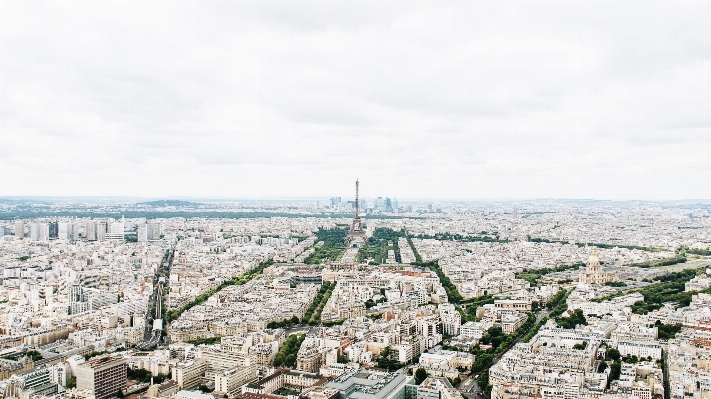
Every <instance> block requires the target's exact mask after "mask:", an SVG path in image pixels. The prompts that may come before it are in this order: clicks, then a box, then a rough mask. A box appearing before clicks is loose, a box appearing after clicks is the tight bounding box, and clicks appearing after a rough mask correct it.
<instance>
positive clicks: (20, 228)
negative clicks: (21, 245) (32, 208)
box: [14, 220, 25, 238]
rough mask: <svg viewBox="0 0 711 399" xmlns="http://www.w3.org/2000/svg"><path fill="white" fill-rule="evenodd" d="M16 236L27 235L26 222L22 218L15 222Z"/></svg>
mask: <svg viewBox="0 0 711 399" xmlns="http://www.w3.org/2000/svg"><path fill="white" fill-rule="evenodd" d="M14 233H15V237H20V238H22V237H24V236H25V222H23V221H22V220H18V221H16V222H15V231H14Z"/></svg>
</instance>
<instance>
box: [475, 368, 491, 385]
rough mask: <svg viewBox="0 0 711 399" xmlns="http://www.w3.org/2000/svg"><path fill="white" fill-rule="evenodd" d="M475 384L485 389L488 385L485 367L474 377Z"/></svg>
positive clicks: (487, 372) (487, 371)
mask: <svg viewBox="0 0 711 399" xmlns="http://www.w3.org/2000/svg"><path fill="white" fill-rule="evenodd" d="M476 384H477V385H479V388H481V389H485V388H486V386H487V385H489V370H488V369H486V370H484V371H482V372H481V374H479V377H477V379H476Z"/></svg>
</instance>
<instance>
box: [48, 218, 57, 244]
mask: <svg viewBox="0 0 711 399" xmlns="http://www.w3.org/2000/svg"><path fill="white" fill-rule="evenodd" d="M48 227H49V239H50V240H56V239H57V238H59V223H58V222H49V225H48Z"/></svg>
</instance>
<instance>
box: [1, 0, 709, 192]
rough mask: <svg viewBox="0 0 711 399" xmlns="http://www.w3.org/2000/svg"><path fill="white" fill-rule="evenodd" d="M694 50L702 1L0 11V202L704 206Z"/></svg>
mask: <svg viewBox="0 0 711 399" xmlns="http://www.w3.org/2000/svg"><path fill="white" fill-rule="evenodd" d="M710 36H711V3H709V2H708V1H685V0H675V1H658V2H653V1H642V2H639V1H635V2H626V1H620V0H614V1H514V2H508V1H493V0H486V1H474V0H465V1H397V2H396V1H347V0H343V1H339V0H332V1H299V0H296V1H278V2H277V1H270V0H261V1H234V0H229V1H209V0H199V1H174V0H171V1H105V0H102V1H96V0H90V1H73V0H67V1H29V0H19V1H10V0H0V129H1V132H0V195H125V196H161V197H170V196H193V197H206V196H221V197H242V198H244V197H264V198H266V197H299V196H301V197H303V196H331V195H342V196H350V195H352V191H353V181H354V180H355V179H356V177H359V178H360V181H361V188H362V195H364V196H376V195H382V196H390V197H393V196H396V197H398V198H403V199H404V198H457V199H462V198H472V199H477V198H540V197H547V198H550V197H556V198H599V199H695V198H707V199H708V198H711V182H709V179H710V178H711V172H710V170H711V160H709V156H711V130H710V129H709V118H708V114H709V107H711V97H709V99H708V101H707V93H709V94H711V93H710V91H709V87H710V85H711V74H710V73H708V72H709V71H708V70H709V51H708V49H709V42H710V39H711V37H710ZM707 74H709V76H708V78H707Z"/></svg>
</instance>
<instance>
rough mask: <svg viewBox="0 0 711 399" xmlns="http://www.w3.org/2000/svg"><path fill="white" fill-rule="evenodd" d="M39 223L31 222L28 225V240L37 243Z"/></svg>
mask: <svg viewBox="0 0 711 399" xmlns="http://www.w3.org/2000/svg"><path fill="white" fill-rule="evenodd" d="M40 229H41V226H40V222H32V223H31V224H30V240H32V241H39V240H40Z"/></svg>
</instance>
